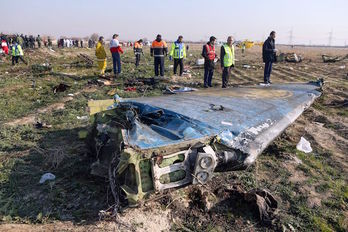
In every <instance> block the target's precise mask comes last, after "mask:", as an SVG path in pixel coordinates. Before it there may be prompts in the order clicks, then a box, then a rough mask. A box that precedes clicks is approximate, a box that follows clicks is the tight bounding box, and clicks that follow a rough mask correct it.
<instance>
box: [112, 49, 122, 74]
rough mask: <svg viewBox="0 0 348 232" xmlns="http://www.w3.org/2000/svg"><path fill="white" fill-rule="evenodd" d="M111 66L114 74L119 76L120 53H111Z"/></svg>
mask: <svg viewBox="0 0 348 232" xmlns="http://www.w3.org/2000/svg"><path fill="white" fill-rule="evenodd" d="M112 65H113V68H114V74H115V75H116V74H120V73H121V57H120V53H118V52H113V53H112Z"/></svg>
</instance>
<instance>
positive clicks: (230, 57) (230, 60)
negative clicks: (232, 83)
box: [223, 44, 234, 67]
mask: <svg viewBox="0 0 348 232" xmlns="http://www.w3.org/2000/svg"><path fill="white" fill-rule="evenodd" d="M223 46H224V49H225V56H224V67H230V66H231V65H232V64H234V46H233V45H232V48H231V47H230V46H228V45H227V44H224V45H223Z"/></svg>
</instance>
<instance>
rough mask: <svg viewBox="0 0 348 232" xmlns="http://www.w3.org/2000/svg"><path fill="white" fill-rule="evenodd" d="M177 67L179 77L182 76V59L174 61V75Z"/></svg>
mask: <svg viewBox="0 0 348 232" xmlns="http://www.w3.org/2000/svg"><path fill="white" fill-rule="evenodd" d="M178 65H180V76H182V73H183V72H184V62H183V59H182V58H181V59H174V74H176V69H177V68H178Z"/></svg>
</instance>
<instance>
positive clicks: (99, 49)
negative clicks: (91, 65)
mask: <svg viewBox="0 0 348 232" xmlns="http://www.w3.org/2000/svg"><path fill="white" fill-rule="evenodd" d="M104 44H105V42H104V37H103V36H101V37H99V41H98V43H97V46H96V49H95V56H96V57H97V61H98V67H99V71H100V73H99V74H100V75H101V76H104V74H105V69H106V52H105V48H104Z"/></svg>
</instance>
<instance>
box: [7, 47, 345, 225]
mask: <svg viewBox="0 0 348 232" xmlns="http://www.w3.org/2000/svg"><path fill="white" fill-rule="evenodd" d="M278 48H279V49H280V50H281V51H282V52H290V51H291V52H296V53H297V54H301V55H303V57H304V60H303V62H301V63H297V64H295V63H285V62H284V63H278V64H275V65H274V68H273V72H272V75H271V81H272V82H273V83H280V82H308V81H315V80H317V79H319V78H324V80H325V86H324V89H323V94H322V96H321V97H320V98H319V99H318V100H317V101H316V102H315V103H314V104H313V105H312V106H311V107H310V108H309V109H308V110H306V111H305V112H304V114H303V115H302V116H300V118H298V120H296V122H295V123H294V124H293V125H291V126H290V127H289V128H288V129H286V131H285V132H284V133H283V134H282V135H281V136H280V137H279V138H278V139H276V140H275V141H274V142H273V143H272V144H271V145H270V146H269V147H268V149H267V150H266V151H265V152H263V154H262V155H261V156H260V157H259V159H258V160H257V162H256V164H255V165H253V166H252V167H250V168H249V169H248V170H246V171H238V172H229V173H220V174H216V176H215V177H214V178H213V181H211V182H210V183H209V184H208V185H207V186H204V187H203V186H189V187H186V188H182V189H178V190H170V191H166V192H164V193H162V194H157V195H156V194H154V195H153V196H152V197H151V198H150V199H148V200H147V201H145V202H143V203H142V205H141V206H140V207H138V208H127V209H124V211H123V212H122V213H121V214H120V215H119V218H118V219H117V222H116V219H115V218H112V217H110V216H109V214H110V213H109V212H110V210H108V209H109V208H110V206H111V205H112V200H111V199H112V197H111V193H110V189H109V188H108V182H107V181H106V180H105V179H101V178H97V177H95V176H92V175H91V174H90V173H89V172H90V168H89V165H90V163H91V157H90V156H88V155H87V154H88V150H87V148H86V146H85V144H84V141H83V140H81V139H79V137H78V132H79V131H80V130H81V129H84V128H86V127H88V126H89V121H88V120H86V119H84V117H82V116H86V115H88V112H87V101H88V100H90V99H108V98H112V96H113V95H114V94H115V93H117V94H119V95H120V96H121V97H137V96H150V95H159V94H161V93H162V90H163V89H164V88H165V86H166V85H170V84H182V85H185V86H192V87H195V88H201V87H203V86H202V79H203V77H202V76H203V69H191V68H190V65H193V64H194V61H195V59H196V58H198V57H200V52H201V51H200V49H201V46H198V45H191V46H190V50H189V52H188V54H192V56H188V59H187V60H186V62H185V63H186V65H187V68H189V69H190V70H191V73H190V74H191V77H188V76H185V77H182V78H180V77H171V76H172V70H171V68H169V65H171V64H172V63H171V62H170V61H168V60H166V64H165V66H166V69H167V70H166V76H167V77H171V78H167V79H166V80H164V81H163V82H162V83H161V84H160V85H159V86H158V87H157V88H152V87H151V86H149V87H144V86H137V91H134V92H131V91H125V89H124V87H125V86H126V84H125V83H129V80H131V79H134V78H143V77H145V78H147V77H152V76H153V67H152V64H153V61H152V59H151V58H150V56H149V49H148V48H146V50H145V58H146V60H145V59H143V60H142V61H141V67H139V68H138V69H135V68H134V57H133V53H132V50H131V49H126V52H125V54H124V55H123V66H122V68H123V70H122V72H123V73H122V74H121V76H120V77H119V79H117V80H115V81H114V82H113V83H112V84H113V85H97V84H96V79H97V76H96V74H95V73H96V72H97V68H96V65H95V66H94V67H92V68H86V67H74V65H71V64H72V63H74V62H77V61H78V58H77V54H79V53H83V54H87V55H89V56H90V57H93V58H94V50H90V49H87V48H83V49H81V48H70V49H56V48H54V50H55V51H51V50H49V49H46V48H43V49H41V50H38V49H36V50H27V51H25V58H26V59H27V60H29V63H30V65H29V66H25V65H24V64H19V65H16V66H11V65H10V59H8V58H6V59H2V60H1V61H0V112H1V113H0V231H169V230H171V231H347V230H348V208H347V207H348V205H347V203H348V202H347V201H348V187H347V178H348V161H347V154H348V152H347V151H348V60H344V61H340V62H337V63H323V62H322V59H321V54H329V55H347V54H348V49H342V48H341V49H338V48H306V47H295V48H290V47H285V46H284V47H278ZM108 55H109V58H108V68H111V65H112V64H111V57H110V54H109V53H108ZM236 58H237V59H238V62H237V64H236V68H235V69H234V71H233V73H232V77H231V80H230V84H231V85H232V86H237V85H257V84H258V83H259V82H262V81H263V63H262V60H261V48H260V47H258V46H255V47H253V48H251V49H248V50H247V51H246V54H244V55H242V54H241V52H240V50H239V49H237V50H236ZM43 63H50V64H51V65H52V67H53V70H52V72H48V73H37V72H33V70H32V68H31V65H33V64H43ZM244 64H247V65H250V67H249V68H245V67H243V65H244ZM60 83H64V84H66V85H68V86H70V87H69V88H68V89H67V90H66V91H64V92H58V93H54V92H53V91H52V88H53V87H54V86H56V85H58V84H60ZM213 83H214V87H215V88H220V87H221V70H220V69H219V68H217V69H216V72H215V74H214V79H213ZM81 117H82V118H81ZM37 121H40V122H43V123H44V124H47V125H50V126H51V127H50V128H36V127H35V126H33V124H35V123H36V122H37ZM301 136H303V137H305V138H306V139H307V140H308V141H310V143H311V145H312V148H313V152H312V153H310V154H305V153H302V152H300V151H298V150H296V144H297V143H298V141H299V140H300V138H301ZM46 172H51V173H53V174H54V175H56V179H55V181H52V182H49V183H45V184H39V180H40V177H41V175H42V174H44V173H46ZM235 186H239V187H241V188H243V189H245V190H249V189H252V188H255V187H259V188H265V189H268V190H269V191H270V192H271V193H272V194H273V195H274V196H275V197H276V199H277V200H278V203H279V205H278V208H279V210H278V214H277V218H276V220H275V222H274V223H273V224H272V225H268V226H266V225H262V224H261V223H260V222H259V220H258V218H257V217H256V216H255V215H254V214H253V213H252V209H250V207H249V206H248V205H247V204H245V202H243V201H242V200H241V199H239V198H238V197H237V196H235V195H232V194H230V191H229V190H230V189H232V188H234V187H235Z"/></svg>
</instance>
